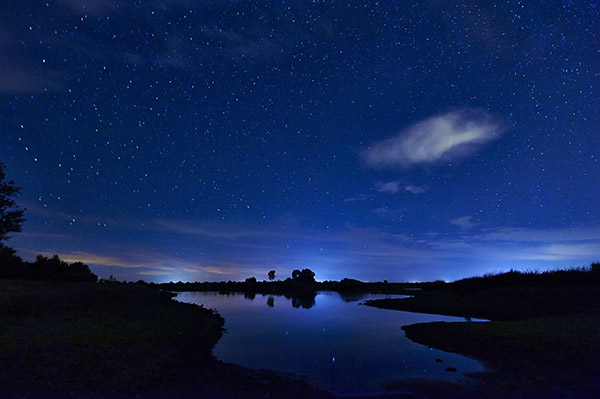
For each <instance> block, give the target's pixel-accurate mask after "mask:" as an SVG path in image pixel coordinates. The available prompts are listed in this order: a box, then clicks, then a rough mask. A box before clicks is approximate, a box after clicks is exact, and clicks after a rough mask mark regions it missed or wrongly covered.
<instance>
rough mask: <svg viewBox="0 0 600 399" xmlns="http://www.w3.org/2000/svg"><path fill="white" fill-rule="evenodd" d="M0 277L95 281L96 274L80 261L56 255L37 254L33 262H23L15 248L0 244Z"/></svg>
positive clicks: (10, 278)
mask: <svg viewBox="0 0 600 399" xmlns="http://www.w3.org/2000/svg"><path fill="white" fill-rule="evenodd" d="M0 278H1V279H7V280H12V279H20V280H55V281H87V282H96V281H98V276H96V275H95V274H94V273H92V272H91V270H90V268H89V267H88V265H85V264H83V263H81V262H75V263H71V264H69V263H67V262H65V261H63V260H61V259H60V258H59V257H58V255H54V256H53V257H51V258H48V257H45V256H42V255H38V256H37V258H36V259H35V262H25V261H24V260H23V259H21V258H20V257H18V256H17V255H16V254H15V250H14V249H12V248H10V247H7V246H5V245H2V244H0Z"/></svg>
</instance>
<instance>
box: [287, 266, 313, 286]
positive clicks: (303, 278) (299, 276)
mask: <svg viewBox="0 0 600 399" xmlns="http://www.w3.org/2000/svg"><path fill="white" fill-rule="evenodd" d="M292 279H293V280H295V281H298V282H301V283H314V282H315V272H313V271H312V270H310V269H302V271H300V270H298V269H296V270H294V271H292Z"/></svg>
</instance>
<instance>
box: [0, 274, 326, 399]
mask: <svg viewBox="0 0 600 399" xmlns="http://www.w3.org/2000/svg"><path fill="white" fill-rule="evenodd" d="M171 298H172V295H171V294H170V293H168V292H161V291H158V290H155V289H151V288H148V287H143V286H138V285H134V284H115V283H100V284H98V283H63V282H39V281H6V280H0V323H1V325H2V329H0V364H1V365H2V366H1V367H0V386H2V392H3V395H5V397H11V398H107V397H110V398H132V397H137V398H172V397H177V398H198V397H211V398H264V397H271V398H274V397H275V398H288V397H289V398H304V397H316V398H320V397H321V398H329V397H332V395H331V394H329V393H327V392H324V391H319V390H317V389H315V388H312V387H311V386H310V385H309V384H307V383H306V382H304V381H302V380H299V379H297V378H294V377H293V376H288V375H283V374H279V373H276V372H273V371H251V370H247V369H244V368H242V367H239V366H236V365H232V364H227V363H224V362H221V361H219V360H217V359H216V358H214V357H213V356H212V354H211V352H212V348H213V347H214V345H215V344H216V342H217V341H218V340H219V338H220V337H221V334H222V332H223V330H222V326H223V319H222V318H221V317H220V316H219V315H218V314H216V313H215V312H213V311H212V310H209V309H203V308H201V307H199V306H195V305H190V304H185V303H180V302H176V301H173V300H172V299H171Z"/></svg>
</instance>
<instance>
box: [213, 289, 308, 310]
mask: <svg viewBox="0 0 600 399" xmlns="http://www.w3.org/2000/svg"><path fill="white" fill-rule="evenodd" d="M219 295H223V296H226V297H230V296H235V295H238V296H242V295H243V297H244V299H248V300H250V301H253V300H254V299H255V298H256V295H257V294H256V293H255V292H244V293H243V294H242V293H235V292H229V291H219ZM258 295H261V296H263V297H264V296H265V295H264V294H258ZM275 297H278V298H282V299H284V298H285V299H286V300H287V301H290V303H291V305H292V307H294V308H302V309H310V308H312V307H313V306H315V298H316V297H317V293H316V292H310V291H309V292H295V293H292V294H285V295H269V296H268V297H267V306H268V307H270V308H273V307H275Z"/></svg>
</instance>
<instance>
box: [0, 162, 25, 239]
mask: <svg viewBox="0 0 600 399" xmlns="http://www.w3.org/2000/svg"><path fill="white" fill-rule="evenodd" d="M5 167H6V165H4V163H2V162H1V161H0V242H1V241H6V240H8V239H9V238H10V237H9V234H10V233H18V232H20V231H21V227H22V225H23V222H25V218H24V214H25V209H19V206H18V205H17V203H16V202H15V200H14V198H16V197H18V196H19V194H20V192H21V187H17V186H16V185H15V182H14V181H12V180H10V181H8V182H6V181H4V180H5V179H6V173H5V172H4V169H5Z"/></svg>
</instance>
